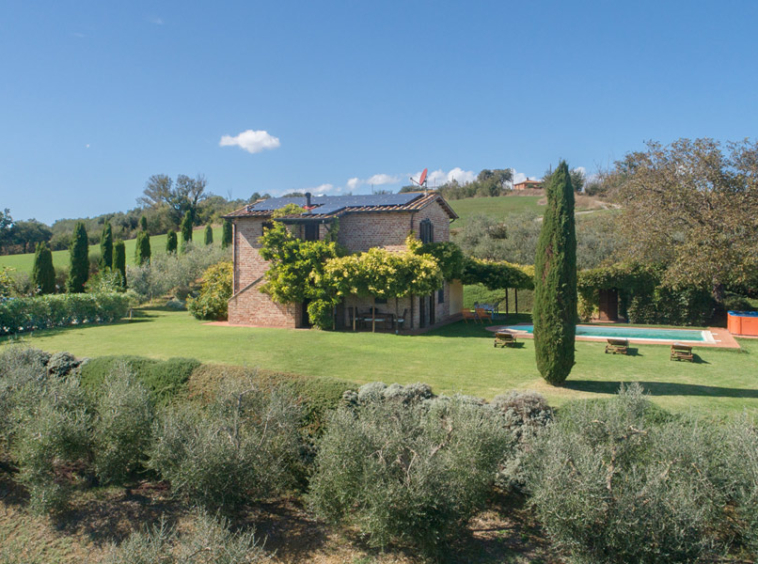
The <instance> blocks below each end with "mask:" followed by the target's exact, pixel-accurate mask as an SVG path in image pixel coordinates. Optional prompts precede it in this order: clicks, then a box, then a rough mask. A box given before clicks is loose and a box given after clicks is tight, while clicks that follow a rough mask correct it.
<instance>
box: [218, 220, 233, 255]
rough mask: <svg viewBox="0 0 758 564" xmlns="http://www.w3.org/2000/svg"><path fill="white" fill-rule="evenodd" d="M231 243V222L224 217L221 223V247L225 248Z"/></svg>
mask: <svg viewBox="0 0 758 564" xmlns="http://www.w3.org/2000/svg"><path fill="white" fill-rule="evenodd" d="M231 244H232V222H231V221H229V220H228V219H225V220H224V222H223V223H222V224H221V248H222V249H226V248H227V247H228V246H229V245H231Z"/></svg>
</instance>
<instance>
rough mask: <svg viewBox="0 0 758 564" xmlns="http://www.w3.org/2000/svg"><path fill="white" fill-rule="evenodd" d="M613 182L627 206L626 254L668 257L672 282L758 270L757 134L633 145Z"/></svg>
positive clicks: (746, 276)
mask: <svg viewBox="0 0 758 564" xmlns="http://www.w3.org/2000/svg"><path fill="white" fill-rule="evenodd" d="M606 184H607V185H608V186H609V187H610V190H611V192H612V196H613V197H614V198H615V199H616V200H617V201H618V202H619V203H621V205H622V207H623V218H622V220H621V221H620V222H619V223H620V226H621V227H622V228H623V230H624V234H625V235H626V238H627V239H628V241H629V243H628V245H627V246H626V254H627V258H628V259H631V260H634V261H637V262H642V263H646V264H663V265H665V267H666V271H665V281H666V282H667V283H668V284H669V285H671V286H672V287H676V286H684V285H691V284H693V283H694V284H697V285H699V286H701V287H704V288H710V289H712V290H713V292H714V297H715V298H716V299H717V300H719V299H721V298H723V287H724V285H741V284H750V283H755V282H756V278H758V276H756V272H758V252H756V246H755V241H756V239H757V238H758V221H756V217H758V142H749V141H742V142H738V143H727V144H726V148H725V149H724V148H723V147H722V145H721V143H719V142H718V141H714V140H712V139H695V140H690V139H680V140H678V141H675V142H674V143H672V144H671V145H667V146H663V145H661V144H660V143H655V142H650V143H648V146H647V150H646V151H639V152H633V153H629V154H628V155H627V156H626V157H625V158H624V159H622V160H621V161H619V162H617V163H616V165H615V168H614V170H613V171H612V172H611V173H610V174H608V176H607V178H606Z"/></svg>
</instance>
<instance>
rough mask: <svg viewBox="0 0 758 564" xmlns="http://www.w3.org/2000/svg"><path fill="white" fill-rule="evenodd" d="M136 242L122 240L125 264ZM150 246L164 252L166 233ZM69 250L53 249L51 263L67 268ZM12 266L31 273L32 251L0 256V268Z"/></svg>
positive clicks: (216, 234) (217, 235)
mask: <svg viewBox="0 0 758 564" xmlns="http://www.w3.org/2000/svg"><path fill="white" fill-rule="evenodd" d="M203 229H205V228H204V227H197V228H195V231H194V233H193V235H192V238H193V241H194V242H195V243H196V244H197V243H200V244H202V241H203ZM213 242H214V244H215V245H218V244H220V242H221V226H217V227H214V228H213ZM136 244H137V239H129V240H127V241H124V245H125V246H126V264H127V265H130V264H134V247H135V245H136ZM150 248H151V250H152V252H153V254H155V253H164V252H166V235H153V236H152V237H150ZM89 252H90V255H92V254H97V255H100V245H90V248H89ZM68 263H69V252H68V251H67V250H66V251H53V265H54V266H55V267H56V268H68ZM6 266H7V267H9V268H12V269H14V270H16V271H18V272H26V273H28V274H31V272H32V267H33V266H34V253H26V254H23V255H7V256H0V268H3V267H6Z"/></svg>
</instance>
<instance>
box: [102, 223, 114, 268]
mask: <svg viewBox="0 0 758 564" xmlns="http://www.w3.org/2000/svg"><path fill="white" fill-rule="evenodd" d="M112 267H113V229H112V228H111V222H110V221H106V222H105V224H104V225H103V233H102V234H101V235H100V269H101V270H102V269H104V268H112Z"/></svg>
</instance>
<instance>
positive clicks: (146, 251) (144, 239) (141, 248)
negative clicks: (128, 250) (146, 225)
mask: <svg viewBox="0 0 758 564" xmlns="http://www.w3.org/2000/svg"><path fill="white" fill-rule="evenodd" d="M150 254H151V250H150V235H148V234H147V231H140V232H139V234H138V235H137V245H136V246H135V247H134V262H135V263H137V264H138V265H139V266H142V265H143V264H146V263H148V262H150Z"/></svg>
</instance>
